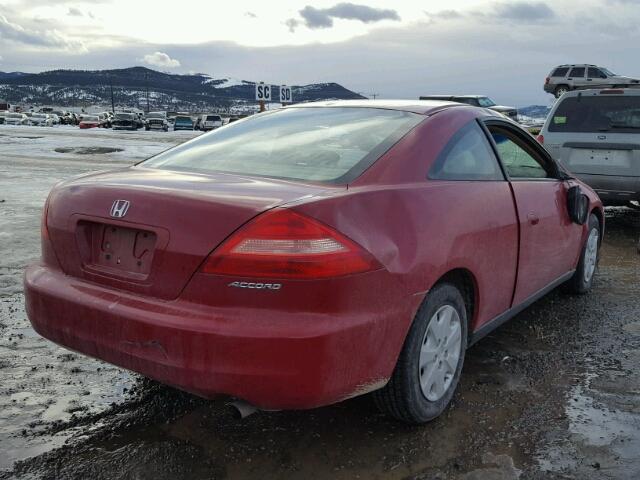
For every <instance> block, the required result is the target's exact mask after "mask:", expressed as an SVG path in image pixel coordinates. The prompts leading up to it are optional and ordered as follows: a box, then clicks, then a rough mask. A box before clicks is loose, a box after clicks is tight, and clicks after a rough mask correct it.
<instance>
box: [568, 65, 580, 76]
mask: <svg viewBox="0 0 640 480" xmlns="http://www.w3.org/2000/svg"><path fill="white" fill-rule="evenodd" d="M569 76H570V77H572V78H584V67H573V68H572V69H571V73H569Z"/></svg>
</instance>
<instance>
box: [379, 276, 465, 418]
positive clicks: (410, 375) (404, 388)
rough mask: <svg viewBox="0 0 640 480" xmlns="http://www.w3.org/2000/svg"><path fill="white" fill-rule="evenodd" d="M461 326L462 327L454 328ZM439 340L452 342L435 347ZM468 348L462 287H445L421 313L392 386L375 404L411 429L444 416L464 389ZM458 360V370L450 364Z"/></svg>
mask: <svg viewBox="0 0 640 480" xmlns="http://www.w3.org/2000/svg"><path fill="white" fill-rule="evenodd" d="M449 315H450V316H449ZM456 317H457V318H456ZM447 321H448V322H449V323H448V324H447V323H443V324H442V325H443V328H444V330H443V329H439V328H438V324H439V322H447ZM455 324H457V325H458V327H459V328H457V329H456V328H454V325H455ZM447 327H448V328H447ZM456 332H458V333H456ZM438 334H440V335H438ZM448 334H452V337H448V336H447V335H448ZM438 337H440V338H441V339H443V340H444V339H447V341H444V342H435V339H436V338H438ZM443 337H444V338H443ZM453 338H456V340H455V341H454V340H453ZM429 345H431V346H432V347H431V348H429ZM438 345H443V346H442V347H438ZM446 345H448V346H449V347H452V348H453V349H454V350H453V352H450V351H448V350H444V349H445V348H446ZM423 347H424V349H425V350H424V352H423V351H422V349H423ZM466 349H467V314H466V309H465V304H464V300H463V298H462V295H461V294H460V291H459V290H458V289H457V288H456V287H454V286H453V285H451V284H449V283H440V284H438V285H436V286H435V287H433V289H431V291H430V292H429V293H428V294H427V297H426V298H425V300H424V302H423V303H422V305H421V307H420V309H419V310H418V313H417V314H416V317H415V318H414V320H413V324H412V325H411V328H410V329H409V333H408V334H407V338H406V339H405V341H404V345H403V347H402V352H401V353H400V356H399V357H398V362H397V364H396V367H395V369H394V371H393V374H392V376H391V378H390V379H389V382H388V383H387V385H385V386H384V387H383V388H382V389H380V390H377V391H375V392H373V400H374V402H375V404H376V405H377V407H378V408H379V409H380V410H381V411H382V412H383V413H386V414H388V415H390V416H392V417H394V418H396V419H397V420H401V421H403V422H406V423H410V424H421V423H426V422H428V421H430V420H433V419H434V418H436V417H438V416H439V415H440V414H441V413H442V412H443V411H444V410H445V409H446V408H447V406H448V405H449V403H450V402H451V399H452V398H453V394H454V392H455V390H456V387H457V386H458V380H459V379H460V372H461V371H462V365H463V363H464V356H465V351H466ZM456 354H457V355H456ZM423 355H424V356H423ZM421 357H422V358H421ZM429 357H431V358H432V359H431V360H430V359H429ZM447 359H448V360H449V361H447ZM452 361H455V362H456V363H455V365H452V364H451V363H450V362H452ZM429 366H430V367H431V368H429ZM443 371H444V372H443ZM429 372H431V375H430V374H429ZM434 375H435V377H434ZM434 378H436V379H439V378H442V383H441V384H440V382H439V381H434V382H433V383H432V382H430V381H429V380H430V379H431V380H433V379H434ZM423 382H424V383H425V387H424V388H423V387H422V386H421V383H423ZM438 384H440V385H441V387H440V388H438ZM425 391H426V393H425ZM429 395H430V398H428V396H429Z"/></svg>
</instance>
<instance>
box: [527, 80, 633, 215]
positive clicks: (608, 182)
mask: <svg viewBox="0 0 640 480" xmlns="http://www.w3.org/2000/svg"><path fill="white" fill-rule="evenodd" d="M538 140H539V141H540V142H541V143H543V144H544V146H545V147H546V149H547V150H548V151H549V153H550V154H551V155H552V156H553V158H555V159H556V160H558V161H560V162H561V163H562V164H563V165H565V166H566V167H567V168H568V169H569V170H570V171H571V172H572V173H573V174H575V176H576V177H578V178H579V179H581V180H582V181H583V182H585V183H587V184H588V185H589V186H591V187H592V188H593V189H594V190H595V191H596V192H598V195H600V198H601V199H602V201H603V203H604V204H605V205H628V204H629V202H631V201H639V200H640V90H637V89H605V90H582V91H573V92H569V93H565V94H564V95H563V96H562V97H561V98H560V99H559V100H558V101H557V102H556V104H555V105H554V106H553V108H552V109H551V112H549V116H548V117H547V119H546V121H545V123H544V126H543V127H542V130H541V131H540V135H539V137H538Z"/></svg>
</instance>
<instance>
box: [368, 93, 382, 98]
mask: <svg viewBox="0 0 640 480" xmlns="http://www.w3.org/2000/svg"><path fill="white" fill-rule="evenodd" d="M370 96H371V97H373V99H374V100H375V99H376V98H378V97H379V96H380V94H379V93H372V94H370Z"/></svg>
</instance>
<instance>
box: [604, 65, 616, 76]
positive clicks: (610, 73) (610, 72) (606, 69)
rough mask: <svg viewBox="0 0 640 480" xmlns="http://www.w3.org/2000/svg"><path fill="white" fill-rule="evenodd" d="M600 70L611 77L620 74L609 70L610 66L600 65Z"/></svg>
mask: <svg viewBox="0 0 640 480" xmlns="http://www.w3.org/2000/svg"><path fill="white" fill-rule="evenodd" d="M600 70H602V71H603V72H604V73H605V74H606V75H607V76H609V77H616V76H617V75H618V74H617V73H613V72H612V71H611V70H609V69H608V68H602V67H600Z"/></svg>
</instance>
